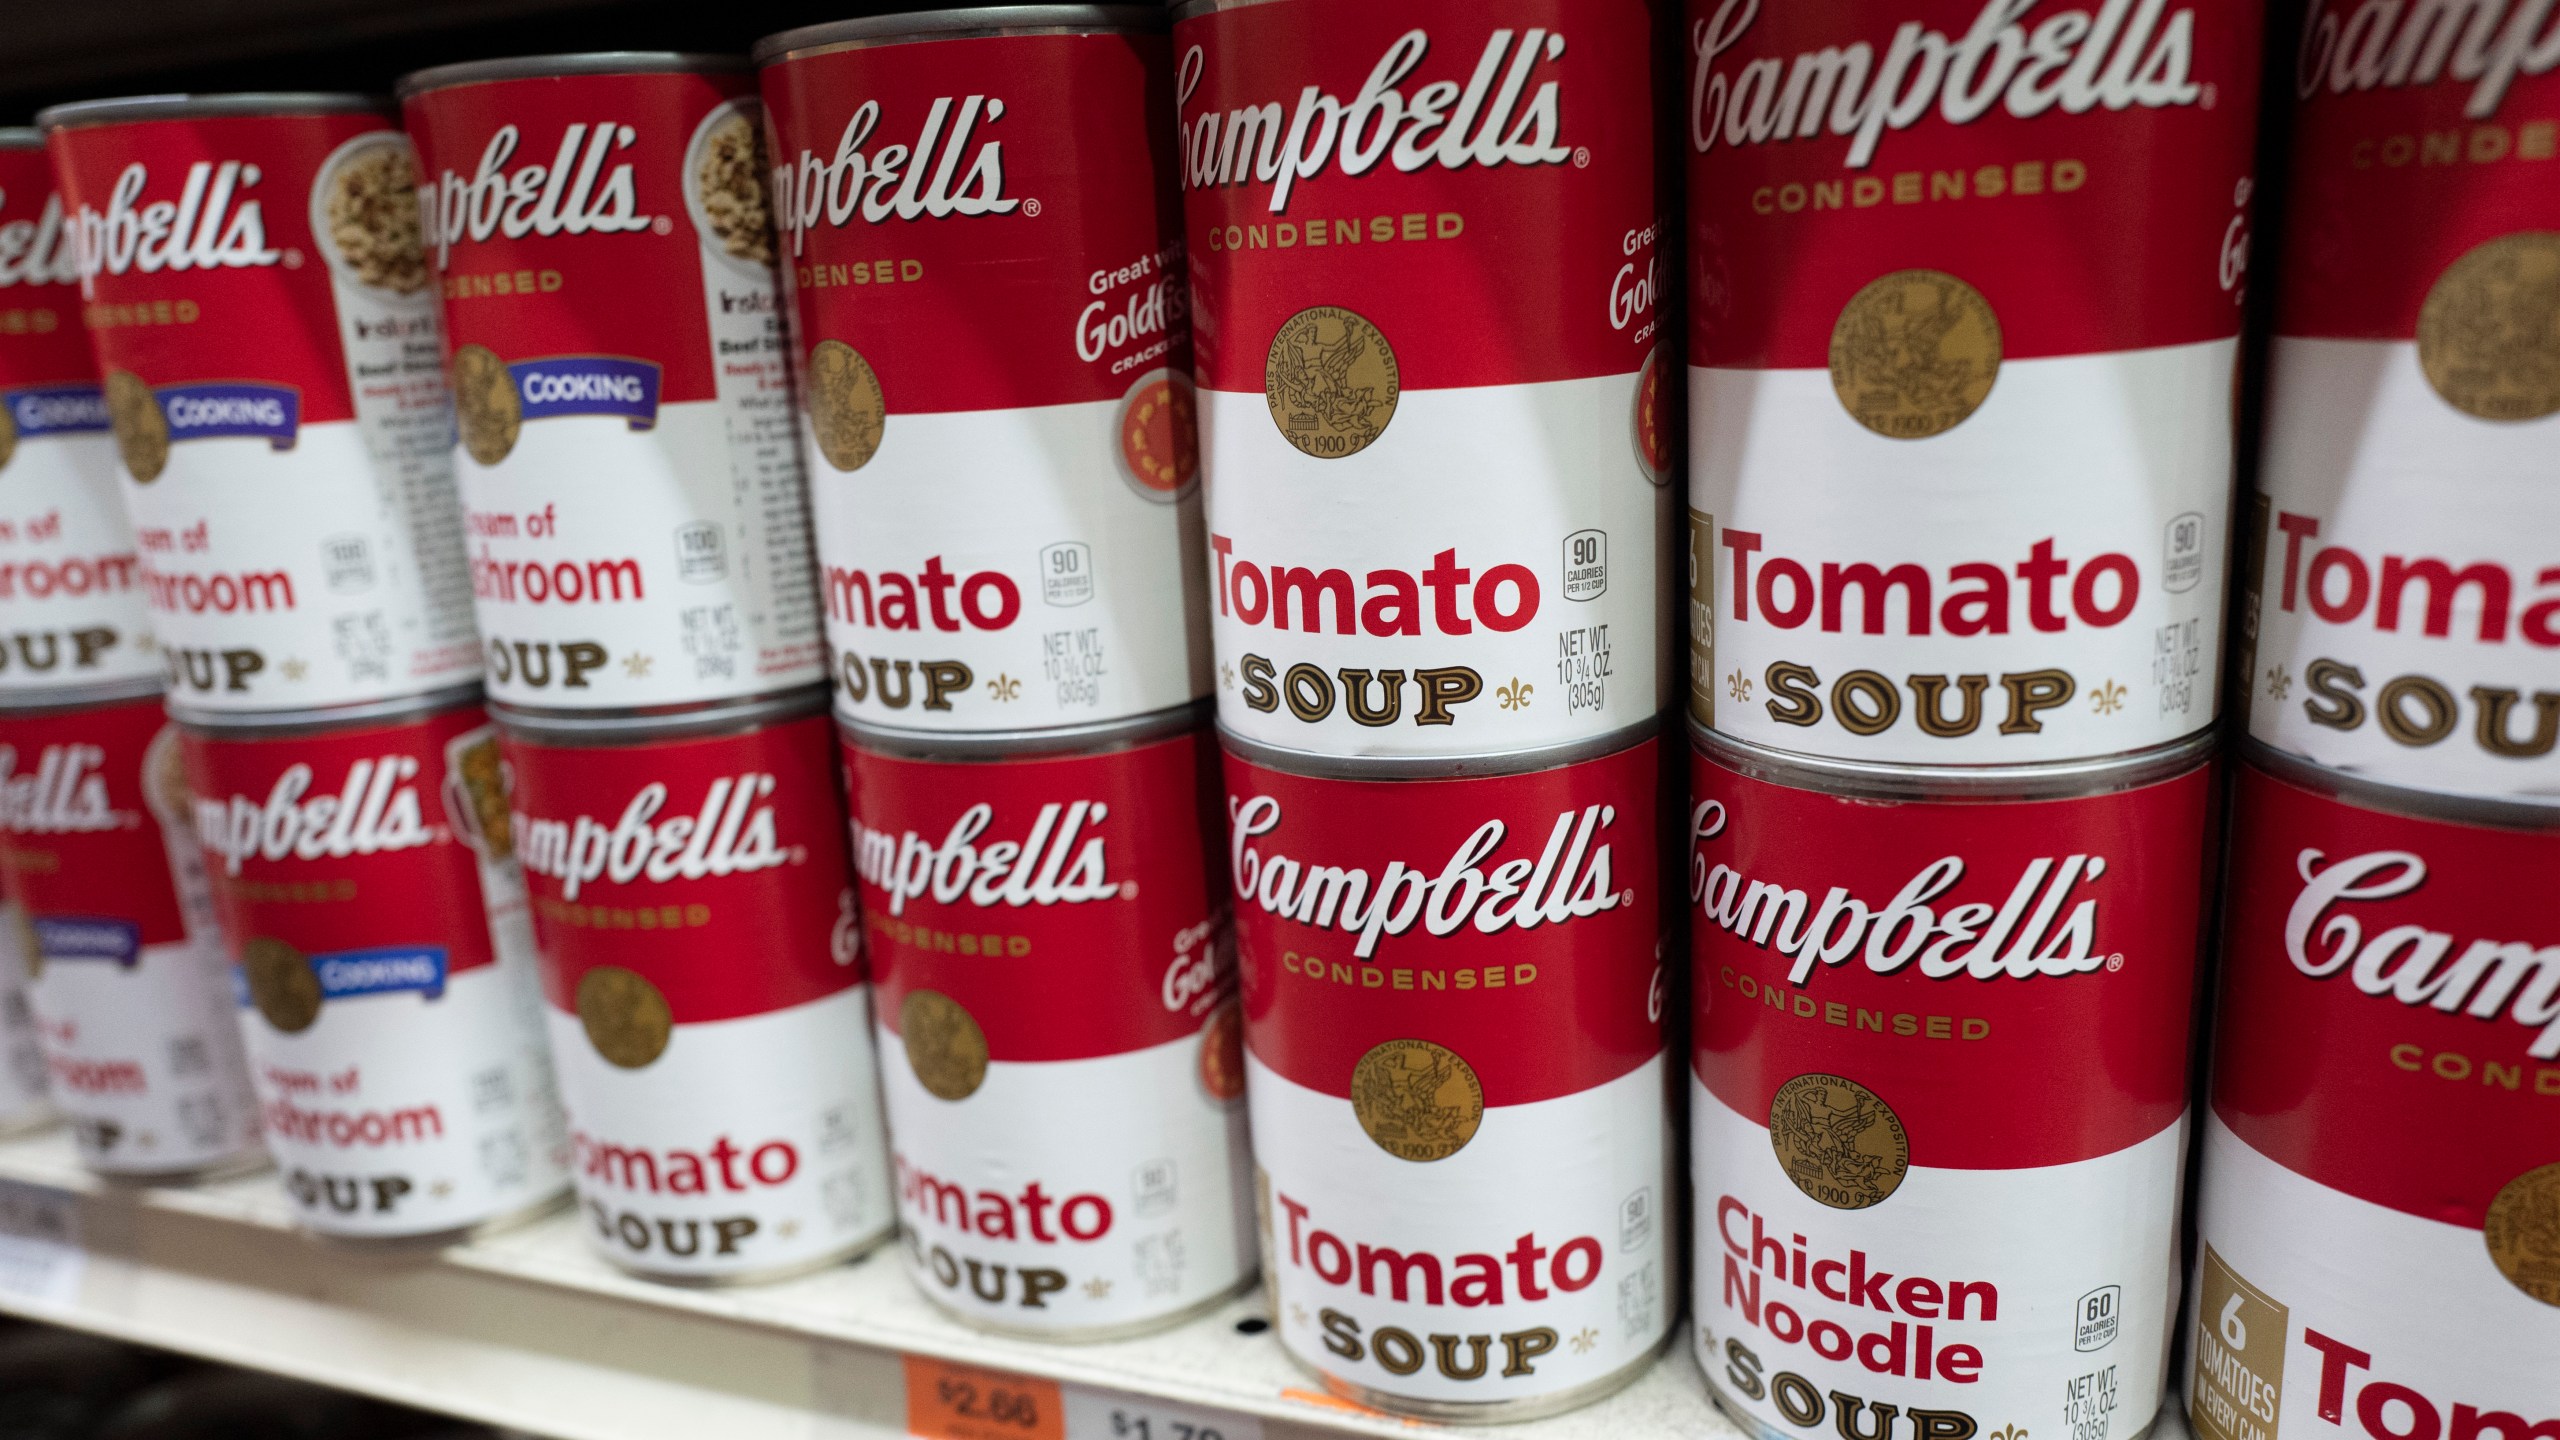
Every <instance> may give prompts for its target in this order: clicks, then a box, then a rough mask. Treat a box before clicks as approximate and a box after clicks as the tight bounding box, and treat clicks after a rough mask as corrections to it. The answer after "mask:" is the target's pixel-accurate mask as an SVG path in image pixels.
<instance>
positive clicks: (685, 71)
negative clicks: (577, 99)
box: [391, 50, 754, 100]
mask: <svg viewBox="0 0 2560 1440" xmlns="http://www.w3.org/2000/svg"><path fill="white" fill-rule="evenodd" d="M752 68H754V67H753V66H752V65H751V64H750V63H749V62H748V60H747V57H745V56H744V55H723V54H719V53H717V52H712V51H694V50H588V51H581V52H577V53H574V54H567V55H511V56H508V57H506V58H504V59H500V60H465V61H462V62H460V63H459V64H453V65H430V66H428V67H427V68H426V69H424V70H412V71H410V72H409V73H408V74H406V75H403V76H401V77H400V78H399V79H398V80H395V81H393V82H392V85H391V93H392V96H393V97H394V98H396V99H400V100H410V99H414V98H416V97H417V96H420V95H424V94H426V93H427V92H428V91H430V90H449V89H451V88H453V87H454V86H456V85H478V84H482V83H485V82H487V81H492V80H549V79H554V78H557V77H560V76H565V75H725V74H735V73H737V72H739V71H743V70H748V69H752Z"/></svg>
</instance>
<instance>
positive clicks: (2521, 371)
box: [2418, 230, 2560, 420]
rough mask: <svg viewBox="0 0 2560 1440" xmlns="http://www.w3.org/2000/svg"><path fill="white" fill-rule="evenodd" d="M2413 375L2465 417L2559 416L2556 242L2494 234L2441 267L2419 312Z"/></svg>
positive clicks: (2559, 267) (2535, 234)
mask: <svg viewBox="0 0 2560 1440" xmlns="http://www.w3.org/2000/svg"><path fill="white" fill-rule="evenodd" d="M2418 368H2419V369H2420V370H2423V371H2425V372H2426V376H2427V383H2428V384H2429V385H2432V386H2434V387H2435V391H2436V393H2437V394H2438V395H2441V396H2443V397H2444V403H2446V404H2447V405H2450V406H2452V407H2453V408H2454V409H2456V410H2459V411H2461V412H2462V413H2463V414H2465V415H2474V416H2477V417H2479V418H2480V419H2483V420H2539V419H2541V418H2542V417H2543V416H2545V415H2548V414H2551V413H2552V412H2553V411H2555V410H2560V234H2555V233H2553V232H2552V231H2549V230H2519V231H2517V232H2516V233H2514V234H2512V235H2501V236H2499V237H2498V238H2497V239H2495V240H2491V241H2488V242H2486V243H2484V244H2480V245H2476V246H2473V247H2472V248H2471V249H2470V250H2469V251H2468V252H2466V253H2465V254H2464V255H2463V257H2462V258H2461V259H2459V260H2456V261H2454V262H2453V263H2452V264H2450V265H2447V266H2446V267H2444V273H2443V274H2442V275H2440V276H2438V277H2436V283H2435V288H2433V289H2431V290H2429V291H2428V292H2427V301H2426V304H2424V305H2422V306H2420V307H2419V309H2418Z"/></svg>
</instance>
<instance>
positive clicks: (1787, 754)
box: [1688, 720, 2221, 805]
mask: <svg viewBox="0 0 2560 1440" xmlns="http://www.w3.org/2000/svg"><path fill="white" fill-rule="evenodd" d="M1688 728H1689V744H1690V745H1691V746H1692V747H1693V748H1694V749H1696V751H1697V752H1698V753H1699V754H1700V755H1702V756H1704V757H1706V758H1707V759H1708V760H1710V761H1713V762H1714V763H1716V764H1717V765H1720V766H1722V767H1724V768H1725V769H1728V770H1731V771H1733V772H1735V773H1736V774H1739V775H1743V776H1746V777H1748V778H1750V779H1753V780H1762V781H1766V782H1768V783H1770V784H1773V785H1783V786H1786V787H1787V788H1789V789H1791V790H1815V791H1820V792H1822V793H1823V794H1826V795H1835V796H1838V797H1840V798H1841V799H1844V800H1889V801H1926V802H1932V803H1937V804H1948V805H1983V804H2001V803H2007V802H2024V801H2036V800H2079V799H2086V798H2089V797H2091V796H2096V795H2113V794H2116V793H2118V792H2120V791H2125V790H2139V789H2141V788H2142V787H2143V786H2145V785H2156V784H2158V783H2160V782H2161V781H2163V780H2172V779H2175V778H2177V777H2178V776H2181V775H2184V774H2187V773H2188V772H2190V771H2192V770H2195V769H2197V768H2198V767H2200V766H2203V765H2205V764H2207V763H2209V762H2210V761H2211V760H2212V759H2213V754H2214V750H2215V748H2216V745H2217V743H2218V742H2219V740H2220V738H2221V732H2219V731H2217V730H2211V729H2207V730H2199V731H2197V732H2196V733H2195V734H2193V735H2189V736H2185V737H2183V738H2181V739H2177V740H2171V741H2169V742H2167V743H2166V744H2161V745H2153V746H2150V747H2149V748H2147V749H2142V750H2128V751H2124V752H2122V753H2119V754H2114V755H2103V756H2096V757H2092V758H2090V759H2086V760H2053V761H2044V762H2039V763H2034V764H2024V765H1889V764H1885V763H1882V762H1879V761H1867V760H1826V759H1820V758H1817V757H1814V756H1810V755H1797V754H1795V753H1793V752H1791V751H1786V750H1772V749H1770V748H1769V747H1767V746H1765V745H1754V744H1752V743H1750V742H1749V741H1746V740H1736V739H1733V738H1732V737H1730V736H1726V735H1720V734H1718V733H1716V732H1715V731H1713V730H1709V729H1707V728H1706V727H1705V726H1703V725H1700V724H1698V723H1697V722H1696V721H1694V720H1692V721H1690V722H1689V727H1688Z"/></svg>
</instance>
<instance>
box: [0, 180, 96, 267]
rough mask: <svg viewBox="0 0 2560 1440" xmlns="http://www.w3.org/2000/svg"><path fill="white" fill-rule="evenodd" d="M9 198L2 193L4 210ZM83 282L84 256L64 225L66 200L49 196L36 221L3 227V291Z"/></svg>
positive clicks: (0, 253) (0, 262) (0, 257)
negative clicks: (23, 286)
mask: <svg viewBox="0 0 2560 1440" xmlns="http://www.w3.org/2000/svg"><path fill="white" fill-rule="evenodd" d="M8 203H9V197H8V195H7V194H6V193H0V208H6V207H7V205H8ZM79 278H80V252H79V250H78V248H77V247H76V246H74V245H73V244H72V240H71V227H70V226H68V225H66V224H64V223H63V222H62V197H61V196H60V195H57V194H54V193H51V192H47V193H46V195H45V197H44V208H43V209H41V210H39V211H37V212H36V216H35V218H34V219H32V220H11V221H8V222H7V223H5V224H0V289H5V288H7V287H8V286H11V285H68V284H70V283H72V282H73V281H75V280H78V279H79Z"/></svg>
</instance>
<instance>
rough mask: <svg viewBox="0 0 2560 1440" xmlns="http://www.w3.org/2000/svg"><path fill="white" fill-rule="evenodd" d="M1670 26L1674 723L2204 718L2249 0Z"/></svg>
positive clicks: (2036, 736)
mask: <svg viewBox="0 0 2560 1440" xmlns="http://www.w3.org/2000/svg"><path fill="white" fill-rule="evenodd" d="M1688 22H1689V23H1688V31H1687V43H1686V45H1685V47H1684V48H1685V50H1686V51H1687V61H1686V64H1687V75H1688V80H1689V84H1688V91H1687V104H1686V107H1685V111H1686V115H1687V124H1686V125H1685V127H1684V131H1685V141H1686V151H1687V154H1688V157H1689V159H1688V166H1689V193H1690V207H1689V210H1690V213H1689V225H1690V236H1689V240H1690V244H1689V251H1690V253H1689V265H1690V274H1689V292H1690V293H1689V364H1690V370H1689V399H1690V415H1691V419H1690V427H1689V436H1690V448H1689V456H1690V466H1691V468H1690V498H1689V504H1690V519H1689V531H1690V534H1689V547H1690V554H1689V564H1690V604H1689V612H1690V614H1689V625H1690V632H1691V644H1692V651H1693V659H1692V667H1691V668H1692V672H1693V673H1692V676H1691V686H1692V690H1691V713H1692V715H1693V717H1694V718H1695V719H1696V720H1698V721H1699V722H1700V723H1701V724H1705V725H1708V726H1710V727H1712V728H1714V729H1717V730H1720V731H1723V732H1725V733H1727V734H1731V735H1733V736H1736V737H1737V738H1740V739H1745V740H1749V741H1752V742H1754V743H1757V744H1761V745H1766V746H1771V747H1774V748H1778V749H1783V750H1792V751H1798V752H1802V753H1808V754H1820V755H1834V756H1845V757H1851V758H1856V759H1864V760H1882V761H1892V762H1915V763H1916V762H1954V763H1963V764H1983V763H1995V762H2032V761H2047V760H2062V759H2070V758H2077V757H2084V756H2092V755H2103V754H2108V753H2113V752H2120V751H2129V750H2136V749H2141V748H2144V747H2147V746H2151V745H2156V744H2161V743H2165V742H2167V741H2170V740H2174V739H2176V738H2178V737H2179V736H2182V735H2187V734H2192V733H2193V732H2195V731H2197V730H2199V729H2202V728H2203V727H2204V726H2206V725H2208V724H2210V723H2211V722H2212V720H2213V717H2214V697H2215V691H2216V685H2215V678H2214V677H2215V676H2216V675H2217V674H2218V673H2219V669H2220V663H2221V661H2220V654H2221V613H2222V612H2221V604H2222V573H2223V555H2224V551H2225V549H2226V546H2227V544H2228V542H2227V540H2226V538H2225V537H2226V534H2227V530H2228V524H2229V519H2230V500H2229V489H2230V484H2231V473H2232V428H2233V425H2234V423H2235V421H2234V416H2233V404H2234V400H2235V397H2236V394H2237V391H2236V388H2235V387H2236V383H2237V382H2236V378H2235V376H2236V370H2235V366H2236V362H2237V354H2238V336H2239V331H2240V323H2241V315H2242V311H2241V300H2242V298H2243V291H2244V281H2245V278H2246V273H2247V270H2246V260H2247V246H2248V238H2249V215H2250V209H2249V201H2250V192H2251V189H2252V179H2251V174H2250V168H2251V157H2252V153H2253V149H2252V147H2253V145H2254V141H2255V130H2256V96H2257V77H2258V69H2259V44H2260V41H2259V33H2258V32H2259V26H2260V17H2259V14H2258V7H2257V6H2256V5H2255V4H2237V5H2205V4H2193V3H2183V0H2078V3H2054V0H2047V3H2042V4H2039V3H2038V0H1910V3H1905V4H1902V5H1899V6H1895V7H1890V11H1889V13H1883V12H1879V11H1878V10H1877V8H1876V7H1874V6H1871V5H1860V4H1843V3H1795V4H1779V3H1774V0H1768V3H1764V0H1689V4H1688ZM2127 236H2138V237H2140V243H2139V244H2134V245H2128V244H2127V243H2126V237H2127Z"/></svg>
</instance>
